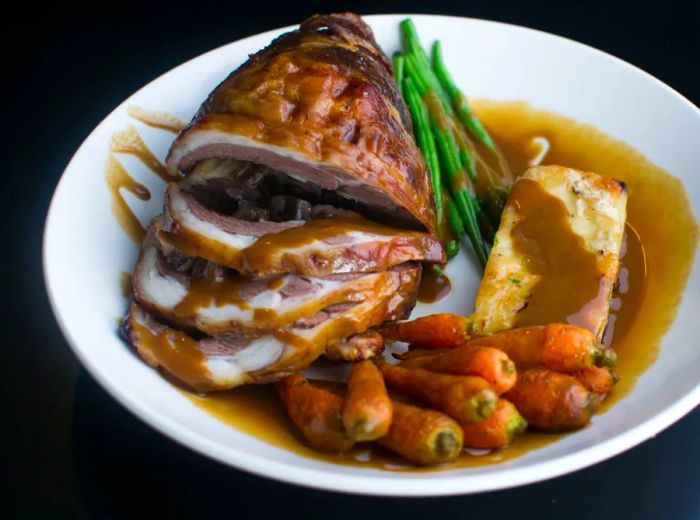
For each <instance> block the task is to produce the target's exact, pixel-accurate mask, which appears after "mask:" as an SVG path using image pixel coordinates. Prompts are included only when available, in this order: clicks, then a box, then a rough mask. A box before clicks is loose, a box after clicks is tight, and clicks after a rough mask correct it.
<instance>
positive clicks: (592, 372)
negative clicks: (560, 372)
mask: <svg viewBox="0 0 700 520" xmlns="http://www.w3.org/2000/svg"><path fill="white" fill-rule="evenodd" d="M571 375H573V376H574V377H575V378H576V379H577V380H578V382H579V383H581V384H582V385H583V386H585V387H586V388H588V389H589V390H591V391H592V392H596V393H598V394H607V393H608V392H609V391H610V390H611V389H612V387H613V386H615V383H617V380H618V377H617V374H616V373H615V371H614V370H613V369H612V368H609V367H588V368H582V369H581V370H577V371H576V372H574V373H573V374H571Z"/></svg>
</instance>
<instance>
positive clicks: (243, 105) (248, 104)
mask: <svg viewBox="0 0 700 520" xmlns="http://www.w3.org/2000/svg"><path fill="white" fill-rule="evenodd" d="M212 158H217V159H235V160H238V161H248V162H253V163H257V164H262V165H265V166H268V167H270V168H271V169H273V170H277V171H281V172H284V173H285V174H286V175H288V176H289V177H290V178H292V179H295V180H297V181H300V182H306V183H310V184H312V185H314V186H317V187H319V188H321V189H324V190H327V191H329V192H336V193H337V194H338V195H339V196H341V197H345V198H347V199H352V200H357V201H360V202H361V203H363V204H364V205H366V206H368V207H370V208H373V209H375V210H378V211H380V212H383V213H385V214H392V215H394V216H395V217H396V218H397V219H399V220H401V221H402V222H403V223H404V227H410V228H413V229H423V230H427V231H429V232H435V229H436V216H435V208H434V200H433V193H432V186H431V183H430V176H429V174H428V170H427V167H426V164H425V161H424V160H423V158H422V156H421V155H420V152H419V150H418V148H417V146H416V144H415V142H414V140H413V136H412V135H411V123H410V118H409V116H408V112H407V109H406V105H405V104H404V102H403V100H402V98H401V95H400V94H399V92H398V90H397V88H396V84H395V83H394V81H393V79H392V77H391V71H390V68H389V67H388V66H387V60H386V57H385V56H384V54H383V53H382V51H381V50H380V49H379V47H378V45H377V44H376V42H375V41H374V37H373V35H372V31H371V30H370V28H369V27H368V26H367V25H366V24H365V23H364V22H363V21H362V20H361V19H360V17H358V16H357V15H354V14H350V13H345V14H333V15H327V16H316V17H312V18H311V19H309V20H307V21H306V22H304V23H302V25H301V27H300V28H299V29H297V30H295V31H292V32H289V33H286V34H284V35H282V36H280V37H279V38H277V39H276V40H274V41H273V42H272V44H271V45H270V46H268V47H267V48H266V49H263V50H262V51H260V52H258V53H257V54H255V55H253V56H251V57H250V59H249V60H248V61H247V62H246V63H244V64H243V65H242V66H241V67H240V68H238V69H237V70H236V71H234V72H232V73H231V74H230V75H229V76H228V77H227V78H226V79H225V80H224V81H223V82H222V83H221V84H220V85H219V86H218V87H217V88H216V89H215V90H214V91H213V92H212V93H211V94H210V95H209V97H208V98H207V100H206V101H205V102H204V103H203V104H202V106H201V107H200V109H199V111H198V112H197V114H196V115H195V117H194V119H193V120H192V121H191V123H190V124H189V125H188V126H187V127H186V128H184V129H183V130H182V131H181V132H180V134H179V135H178V136H177V138H176V139H175V141H174V142H173V145H172V147H171V149H170V151H169V154H168V158H167V166H168V168H169V170H170V171H171V172H184V173H189V172H190V171H192V169H193V168H194V167H195V166H196V165H197V164H198V163H200V162H201V161H204V160H207V159H212Z"/></svg>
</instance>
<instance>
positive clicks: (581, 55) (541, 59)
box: [44, 15, 700, 496]
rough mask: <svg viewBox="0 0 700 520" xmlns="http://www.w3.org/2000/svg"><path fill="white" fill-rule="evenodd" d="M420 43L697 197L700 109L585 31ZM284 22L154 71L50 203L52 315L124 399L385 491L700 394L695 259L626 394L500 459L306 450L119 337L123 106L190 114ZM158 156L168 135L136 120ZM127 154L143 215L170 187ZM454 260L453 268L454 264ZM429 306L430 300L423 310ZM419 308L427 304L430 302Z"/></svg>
mask: <svg viewBox="0 0 700 520" xmlns="http://www.w3.org/2000/svg"><path fill="white" fill-rule="evenodd" d="M404 17H405V15H390V16H368V17H366V20H367V21H368V22H369V23H370V24H371V25H372V27H373V29H374V31H375V33H376V35H377V38H378V41H379V43H380V44H381V45H382V47H383V48H384V50H385V51H387V52H391V51H393V50H394V49H397V48H398V45H399V42H398V23H399V21H400V20H402V19H403V18H404ZM413 18H414V20H415V22H416V23H417V25H418V28H419V32H420V35H421V37H422V38H423V41H424V42H430V41H432V40H433V39H436V38H440V39H441V40H442V41H443V48H444V52H445V54H446V59H447V61H448V63H460V64H461V66H460V67H454V66H452V67H451V69H452V72H453V73H454V75H455V76H456V79H457V82H458V83H459V84H461V85H463V87H464V89H465V91H466V92H468V94H469V95H471V96H474V97H488V98H495V99H524V100H527V101H529V102H530V103H532V104H533V105H534V106H536V107H538V108H544V109H550V110H554V111H556V112H559V113H562V114H565V115H567V116H571V117H573V118H575V119H577V120H579V121H583V122H588V123H592V124H594V125H595V126H597V127H598V128H599V129H601V130H603V131H605V132H607V133H609V134H612V135H613V136H615V137H617V138H620V139H622V140H624V141H626V142H627V143H629V144H630V145H632V146H633V147H635V148H636V149H637V150H639V151H641V152H642V153H644V154H645V155H646V156H647V157H648V158H650V159H651V160H652V161H653V162H655V163H656V164H658V165H659V166H661V167H663V168H665V169H667V170H668V171H670V172H672V173H673V174H674V175H676V176H678V177H679V178H680V179H682V180H683V182H684V183H685V186H686V188H687V190H688V193H689V195H690V197H691V199H692V208H693V211H694V213H695V214H696V215H697V214H698V212H699V211H700V189H699V188H700V177H699V176H698V175H697V165H698V164H700V152H699V148H700V147H698V143H697V139H698V136H699V135H700V111H698V109H697V108H696V107H695V106H693V105H692V104H691V103H690V102H688V101H687V100H686V99H684V98H683V97H682V96H680V95H679V94H678V93H676V92H674V91H673V90H672V89H670V88H669V87H667V86H666V85H664V84H662V83H661V82H659V81H658V80H656V79H654V78H653V77H651V76H649V75H647V74H646V73H644V72H642V71H640V70H639V69H636V68H635V67H632V66H631V65H629V64H627V63H624V62H622V61H620V60H618V59H616V58H613V57H611V56H609V55H607V54H604V53H602V52H600V51H597V50H595V49H592V48H590V47H586V46H584V45H581V44H578V43H575V42H572V41H569V40H566V39H563V38H560V37H557V36H553V35H549V34H545V33H542V32H538V31H533V30H530V29H524V28H521V27H515V26H511V25H505V24H501V23H494V22H485V21H481V20H472V19H465V18H451V17H442V16H422V15H421V16H414V17H413ZM282 31H284V29H280V30H276V31H270V32H267V33H264V34H260V35H257V36H253V37H250V38H246V39H244V40H241V41H238V42H235V43H231V44H229V45H226V46H224V47H221V48H219V49H216V50H213V51H211V52H209V53H207V54H204V55H202V56H200V57H198V58H195V59H193V60H191V61H189V62H187V63H185V64H183V65H181V66H179V67H177V68H175V69H173V70H172V71H170V72H168V73H167V74H164V75H163V76H161V77H160V78H158V79H156V80H155V81H153V82H151V83H150V84H149V85H147V86H145V87H144V88H142V89H141V90H139V91H138V92H136V93H135V94H134V95H132V96H131V97H130V98H129V99H127V100H126V101H125V102H124V103H122V104H121V105H120V106H119V107H117V108H116V109H115V110H114V111H113V112H112V113H111V114H110V115H109V116H107V117H106V118H105V120H104V121H102V122H101V123H100V124H99V125H98V126H97V128H95V130H94V131H93V132H92V133H91V134H90V136H89V137H88V138H87V139H86V140H85V142H84V143H83V144H82V146H81V147H80V148H79V150H78V151H77V152H76V154H75V156H74V157H73V159H72V160H71V162H70V164H69V165H68V167H67V168H66V170H65V172H64V174H63V176H62V178H61V181H60V183H59V185H58V187H57V189H56V192H55V194H54V197H53V201H52V203H51V207H50V210H49V214H48V218H47V222H46V230H45V237H44V271H45V276H46V283H47V286H48V293H49V297H50V300H51V304H52V306H53V310H54V312H55V314H56V317H57V319H58V322H59V324H60V326H61V329H62V330H63V333H64V334H65V336H66V338H67V339H68V341H69V343H70V345H71V346H72V348H73V349H74V351H75V353H76V354H77V356H78V357H79V358H80V360H81V361H82V363H83V364H84V365H85V367H87V369H88V370H89V371H90V373H91V374H92V375H93V376H94V377H95V378H96V379H97V380H98V381H99V382H100V384H102V385H103V386H104V387H105V388H106V389H107V391H109V392H110V393H111V394H112V395H113V396H114V397H115V398H116V399H117V400H119V401H120V402H121V403H122V404H123V405H124V406H126V407H127V408H128V409H129V410H131V411H132V412H133V413H135V414H136V415H138V416H139V417H141V418H142V419H143V420H145V421H146V422H147V423H149V424H150V425H152V426H153V427H154V428H156V429H158V430H159V431H161V432H162V433H164V434H166V435H168V436H169V437H171V438H173V439H175V440H177V441H179V442H181V443H182V444H184V445H186V446H188V447H190V448H192V449H194V450H196V451H198V452H200V453H203V454H205V455H208V456H210V457H212V458H214V459H217V460H219V461H221V462H224V463H226V464H230V465H232V466H235V467H237V468H240V469H243V470H246V471H250V472H253V473H256V474H259V475H264V476H267V477H270V478H274V479H279V480H283V481H286V482H290V483H295V484H302V485H307V486H312V487H317V488H323V489H330V490H336V491H346V492H357V493H366V494H376V495H410V496H418V495H446V494H456V493H472V492H478V491H486V490H493V489H499V488H505V487H509V486H516V485H520V484H524V483H528V482H534V481H538V480H543V479H546V478H550V477H554V476H557V475H561V474H564V473H567V472H570V471H573V470H576V469H579V468H582V467H585V466H588V465H591V464H594V463H596V462H598V461H601V460H603V459H606V458H608V457H611V456H613V455H615V454H617V453H620V452H621V451H623V450H626V449H628V448H630V447H632V446H634V445H636V444H638V443H640V442H642V441H644V440H645V439H647V438H649V437H651V436H653V435H655V434H656V433H658V432H659V431H660V430H662V429H664V428H666V427H667V426H669V425H670V424H671V423H673V422H674V421H676V420H677V419H679V418H680V417H682V416H683V415H684V414H686V413H687V412H688V411H690V410H691V409H692V408H693V407H695V406H696V405H697V404H698V403H699V402H700V385H699V384H698V383H699V382H700V349H698V348H697V338H698V337H700V320H698V319H697V315H698V312H700V275H699V273H700V270H699V269H698V259H697V258H696V259H695V261H694V265H693V271H692V274H691V276H690V279H689V281H688V285H687V287H686V290H685V295H684V298H683V302H682V304H681V306H680V308H679V311H678V314H677V318H676V320H675V322H674V324H673V326H672V327H671V328H670V330H669V331H668V333H667V334H666V336H665V340H664V342H663V347H662V349H661V353H660V355H659V358H658V360H657V362H656V363H655V364H654V365H653V366H652V367H651V368H650V369H649V370H647V372H646V373H645V374H644V375H643V376H642V377H641V378H640V380H639V382H638V384H637V386H636V388H635V389H634V390H633V392H632V393H631V394H629V395H628V396H626V397H625V398H624V399H622V400H621V401H620V402H618V403H617V404H616V405H615V406H614V407H613V408H612V409H611V410H610V411H609V412H607V413H605V414H603V415H601V416H597V417H596V418H595V419H594V424H593V426H592V427H590V428H586V429H584V430H582V431H579V432H576V433H573V434H570V435H568V436H566V437H565V438H563V439H562V440H560V441H557V442H555V443H552V444H549V445H547V446H546V447H544V448H541V449H538V450H535V451H532V452H529V453H527V454H525V455H524V456H522V457H519V458H517V459H514V460H509V461H507V462H503V463H501V464H498V465H494V466H486V467H478V468H467V469H458V470H446V471H436V472H430V473H424V472H423V473H420V472H413V473H411V472H408V473H407V472H401V473H392V472H387V471H381V470H377V469H370V468H367V469H365V468H361V467H348V466H342V465H335V464H331V463H327V462H322V461H320V460H314V459H308V458H304V457H302V456H299V455H296V454H294V453H291V452H288V451H285V450H283V449H281V448H277V447H275V446H271V445H269V444H266V443H265V442H263V441H260V440H258V439H256V438H254V437H251V436H249V435H247V434H245V433H243V432H239V431H237V430H235V429H234V428H231V427H230V426H227V425H225V424H223V423H221V422H219V421H218V420H216V419H214V418H213V417H211V416H210V415H208V414H207V413H205V412H204V411H202V410H201V409H199V408H197V407H196V406H195V405H193V404H192V403H191V402H190V401H189V400H188V399H186V398H185V397H184V396H183V395H182V394H181V393H180V392H179V391H177V390H176V389H174V388H173V387H172V386H171V385H170V384H169V383H168V382H166V380H165V379H163V378H162V377H161V376H160V375H159V374H158V373H157V372H156V371H154V370H152V369H150V368H149V367H147V366H146V365H145V363H143V362H142V361H141V360H140V359H138V357H137V356H136V355H134V354H133V353H132V352H131V350H130V349H129V348H128V347H127V346H126V345H125V344H124V343H123V342H122V341H121V340H120V339H119V338H118V336H117V333H116V329H117V327H116V325H117V319H118V318H119V317H120V316H121V315H122V313H123V312H124V310H125V308H126V304H127V302H126V300H125V299H124V298H123V297H122V295H121V293H120V291H119V277H120V273H121V272H122V271H130V270H131V268H132V265H133V263H134V261H135V257H136V253H137V247H136V245H135V244H134V243H133V242H131V241H130V240H129V239H128V238H127V237H126V235H125V234H124V233H123V232H122V231H121V229H120V228H119V226H118V225H117V222H116V221H115V218H114V216H113V214H112V212H111V209H110V205H111V200H110V194H109V192H108V190H107V187H106V184H105V179H104V175H103V173H102V172H103V171H104V165H105V162H106V159H107V156H108V151H109V150H108V143H109V139H110V135H111V134H112V133H113V132H115V131H118V130H122V129H123V128H125V127H126V126H127V125H128V124H130V123H132V124H133V120H130V118H129V117H128V115H127V107H128V106H130V105H138V106H141V107H146V108H149V109H154V110H162V111H166V112H170V113H172V114H175V115H177V116H179V117H181V118H182V119H185V120H189V118H190V117H191V116H192V114H193V113H194V112H195V110H196V109H197V108H198V106H199V104H200V103H201V102H202V100H204V98H205V97H206V95H207V94H208V93H209V92H210V91H211V90H212V88H213V87H214V86H215V85H216V84H217V83H218V82H219V81H221V79H222V78H224V77H225V76H226V75H227V74H228V73H229V72H230V71H231V70H233V69H234V68H236V67H237V66H238V65H239V64H240V63H242V62H243V60H244V59H245V58H246V57H247V55H248V54H250V53H253V52H255V51H256V50H258V49H260V48H262V47H264V46H266V45H267V44H268V43H269V42H270V40H271V39H272V38H273V37H274V36H276V35H277V34H279V33H280V32H282ZM139 130H140V131H141V133H142V135H143V137H144V139H145V140H146V142H147V144H148V145H149V146H150V147H151V148H152V149H153V150H154V151H155V152H156V153H157V154H158V155H159V156H160V157H161V158H162V157H163V156H164V154H165V152H166V151H167V148H168V146H169V144H170V141H171V140H172V135H171V134H168V133H166V132H163V131H160V130H156V129H152V128H148V127H142V126H139ZM130 159H132V158H126V159H123V160H124V162H125V164H127V165H128V166H129V170H130V171H131V172H134V171H139V172H140V173H141V174H142V175H137V177H138V178H139V180H142V181H143V182H145V183H146V184H147V186H148V187H149V189H151V192H152V194H153V197H152V199H151V200H150V202H149V203H141V202H139V201H135V199H134V200H131V201H130V202H134V203H135V204H134V207H135V208H136V209H137V212H138V215H139V217H141V218H142V219H144V220H146V219H148V218H150V217H151V216H152V215H155V214H156V213H159V212H160V208H161V200H162V199H161V194H162V190H163V187H162V185H160V184H159V182H156V181H154V179H155V176H153V175H150V174H148V173H147V171H146V169H145V168H144V167H143V166H142V165H140V164H139V163H138V162H137V161H135V160H134V161H133V162H129V161H130ZM450 272H451V273H453V280H454V281H455V282H456V284H457V287H456V290H455V291H453V293H452V295H451V296H450V297H449V298H448V299H447V300H445V301H443V302H441V303H440V304H439V305H438V306H437V308H439V309H441V310H444V309H449V310H453V311H456V312H467V311H469V310H470V306H471V302H472V301H473V299H474V294H475V291H476V287H477V284H478V274H477V271H476V270H475V269H474V267H473V265H472V264H471V263H470V262H468V261H467V260H466V255H460V257H459V260H458V261H457V262H453V263H451V264H450ZM456 273H459V276H455V274H456ZM430 310H431V311H434V310H436V309H435V308H432V309H430ZM418 312H427V309H426V308H425V307H423V308H419V309H418Z"/></svg>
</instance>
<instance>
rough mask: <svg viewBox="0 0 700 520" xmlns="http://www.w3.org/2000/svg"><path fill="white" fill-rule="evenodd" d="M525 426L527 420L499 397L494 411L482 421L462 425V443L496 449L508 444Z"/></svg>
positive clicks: (511, 404)
mask: <svg viewBox="0 0 700 520" xmlns="http://www.w3.org/2000/svg"><path fill="white" fill-rule="evenodd" d="M525 428H527V421H526V420H525V419H523V416H522V415H520V413H519V412H518V409H517V408H516V407H515V406H514V405H513V403H511V402H510V401H508V400H506V399H499V400H498V405H496V411H495V412H493V413H492V414H491V417H489V418H488V419H484V420H483V421H478V422H473V423H468V424H464V425H462V432H463V433H464V445H465V446H470V447H472V448H487V449H496V448H503V447H504V446H508V445H509V444H510V443H511V442H513V440H514V439H515V437H516V436H517V435H519V434H521V433H522V432H524V431H525Z"/></svg>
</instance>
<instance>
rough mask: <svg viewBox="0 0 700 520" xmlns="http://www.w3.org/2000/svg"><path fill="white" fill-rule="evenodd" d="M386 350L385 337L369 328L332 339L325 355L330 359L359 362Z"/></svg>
mask: <svg viewBox="0 0 700 520" xmlns="http://www.w3.org/2000/svg"><path fill="white" fill-rule="evenodd" d="M383 351H384V338H383V337H382V335H381V334H379V332H377V331H376V330H368V331H367V332H363V333H362V334H355V335H354V336H350V337H349V338H345V339H341V340H338V341H332V342H331V343H329V344H328V346H327V347H326V351H325V352H324V354H323V355H324V356H325V358H326V359H328V360H330V361H338V362H341V361H342V362H350V363H357V362H358V361H363V360H365V359H371V358H373V357H375V356H378V355H379V354H381V353H382V352H383Z"/></svg>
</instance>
